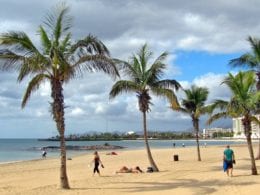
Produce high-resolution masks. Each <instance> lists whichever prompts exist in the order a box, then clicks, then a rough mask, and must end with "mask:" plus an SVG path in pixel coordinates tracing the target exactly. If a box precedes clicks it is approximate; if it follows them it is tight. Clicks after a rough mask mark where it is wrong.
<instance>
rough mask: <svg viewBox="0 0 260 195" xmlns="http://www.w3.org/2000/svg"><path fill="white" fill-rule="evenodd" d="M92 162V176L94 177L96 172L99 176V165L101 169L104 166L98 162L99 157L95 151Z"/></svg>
mask: <svg viewBox="0 0 260 195" xmlns="http://www.w3.org/2000/svg"><path fill="white" fill-rule="evenodd" d="M93 162H94V170H93V176H94V175H95V173H96V172H97V173H98V175H99V176H100V171H99V168H98V167H99V165H100V164H101V167H104V165H103V164H102V162H101V160H100V157H99V155H98V152H97V151H95V152H94V159H93Z"/></svg>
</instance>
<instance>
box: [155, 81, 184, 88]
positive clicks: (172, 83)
mask: <svg viewBox="0 0 260 195" xmlns="http://www.w3.org/2000/svg"><path fill="white" fill-rule="evenodd" d="M154 84H155V85H157V86H159V87H163V88H173V89H175V90H176V91H178V90H179V89H180V88H182V87H181V84H180V83H179V82H178V81H176V80H174V79H172V80H170V79H164V80H160V81H158V82H156V83H154Z"/></svg>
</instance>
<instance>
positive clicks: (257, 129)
mask: <svg viewBox="0 0 260 195" xmlns="http://www.w3.org/2000/svg"><path fill="white" fill-rule="evenodd" d="M256 117H257V118H258V120H260V115H256ZM232 121H233V132H234V138H245V137H246V136H245V133H244V128H243V124H242V117H239V118H233V119H232ZM251 127H252V136H251V137H252V138H253V139H257V138H259V136H260V126H259V125H257V124H256V123H253V122H252V124H251Z"/></svg>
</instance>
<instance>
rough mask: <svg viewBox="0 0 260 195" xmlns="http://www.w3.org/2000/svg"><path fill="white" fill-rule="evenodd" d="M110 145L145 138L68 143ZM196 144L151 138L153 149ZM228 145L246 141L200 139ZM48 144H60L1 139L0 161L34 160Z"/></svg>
mask: <svg viewBox="0 0 260 195" xmlns="http://www.w3.org/2000/svg"><path fill="white" fill-rule="evenodd" d="M105 143H108V144H110V145H116V146H122V147H126V149H124V150H127V149H142V148H145V146H144V140H123V141H67V142H66V145H67V146H68V145H71V146H91V145H104V144H105ZM173 143H175V147H182V144H184V145H185V147H189V146H195V145H196V142H195V140H149V145H150V147H151V149H153V148H173ZM205 143H206V144H207V146H210V145H226V144H230V145H232V144H244V143H245V142H244V141H234V140H200V144H201V146H204V144H205ZM47 146H59V142H57V141H38V140H37V139H0V163H6V162H14V161H24V160H34V159H40V158H41V154H42V151H41V148H42V147H47ZM47 152H48V154H47V157H59V154H60V152H59V150H48V151H47ZM92 152H93V151H70V150H68V151H67V157H72V156H74V155H78V154H82V153H85V154H86V153H92Z"/></svg>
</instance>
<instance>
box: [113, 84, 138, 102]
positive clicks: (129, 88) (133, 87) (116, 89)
mask: <svg viewBox="0 0 260 195" xmlns="http://www.w3.org/2000/svg"><path fill="white" fill-rule="evenodd" d="M139 90H140V86H139V85H138V84H136V83H135V82H132V81H127V80H120V81H117V82H116V83H115V84H114V85H113V87H112V89H111V91H110V93H109V98H110V99H112V98H115V97H116V96H118V95H119V94H121V93H124V92H126V93H129V92H137V91H139Z"/></svg>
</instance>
